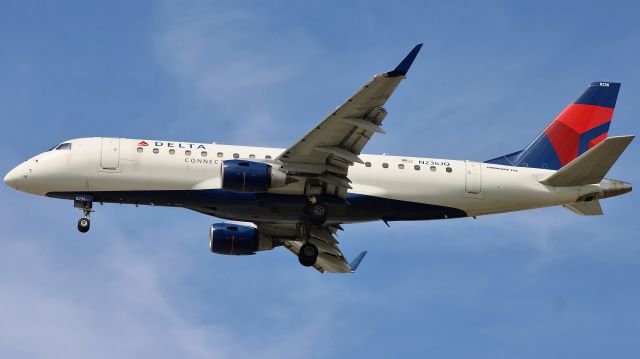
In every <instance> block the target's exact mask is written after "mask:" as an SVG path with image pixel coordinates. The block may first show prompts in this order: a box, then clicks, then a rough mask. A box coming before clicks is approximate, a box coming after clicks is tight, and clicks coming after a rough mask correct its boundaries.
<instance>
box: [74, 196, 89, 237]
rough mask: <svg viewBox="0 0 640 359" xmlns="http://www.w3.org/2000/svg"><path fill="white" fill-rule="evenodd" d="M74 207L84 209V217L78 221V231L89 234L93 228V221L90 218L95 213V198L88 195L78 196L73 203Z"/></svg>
mask: <svg viewBox="0 0 640 359" xmlns="http://www.w3.org/2000/svg"><path fill="white" fill-rule="evenodd" d="M73 206H74V207H76V208H80V209H82V213H83V214H84V216H83V217H82V218H80V219H79V220H78V231H80V233H87V232H88V231H89V228H91V220H89V216H90V215H91V212H93V210H92V208H93V197H92V196H87V195H78V196H76V198H75V200H74V201H73Z"/></svg>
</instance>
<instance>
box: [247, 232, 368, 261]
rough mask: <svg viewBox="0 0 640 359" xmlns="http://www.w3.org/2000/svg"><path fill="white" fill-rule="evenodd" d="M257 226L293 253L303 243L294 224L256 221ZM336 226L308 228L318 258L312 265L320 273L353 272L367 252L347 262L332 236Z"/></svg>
mask: <svg viewBox="0 0 640 359" xmlns="http://www.w3.org/2000/svg"><path fill="white" fill-rule="evenodd" d="M257 226H258V231H260V232H262V233H264V234H266V235H269V236H272V237H274V238H277V239H279V240H281V241H282V243H283V245H284V247H286V248H287V249H288V250H289V251H291V252H292V253H293V254H295V255H298V252H299V251H300V247H302V245H303V244H304V242H303V241H302V239H301V233H300V228H299V227H298V226H296V225H295V224H280V223H277V224H273V223H258V224H257ZM338 228H339V227H338V226H326V227H322V228H312V229H310V232H311V233H309V234H310V236H309V237H310V238H309V242H311V243H313V244H315V245H316V247H318V252H319V253H318V260H317V261H316V264H315V265H314V266H313V267H314V268H315V269H316V270H318V271H319V272H321V273H324V272H329V273H353V272H355V271H356V269H357V268H358V266H359V265H360V262H362V259H363V258H364V256H365V255H366V254H367V252H366V251H365V252H362V253H360V254H359V255H358V256H357V257H356V258H355V259H354V260H353V261H351V262H348V261H347V259H346V258H345V256H344V255H343V254H342V251H340V248H338V244H339V242H338V240H336V238H335V236H334V234H335V232H336V231H337V229H338Z"/></svg>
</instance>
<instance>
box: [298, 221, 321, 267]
mask: <svg viewBox="0 0 640 359" xmlns="http://www.w3.org/2000/svg"><path fill="white" fill-rule="evenodd" d="M312 226H313V224H311V223H309V222H306V223H301V224H300V225H298V238H299V239H300V240H301V241H302V246H301V247H300V250H298V261H299V262H300V264H302V265H303V266H305V267H311V266H313V265H314V264H316V261H317V260H318V253H319V251H318V247H317V246H316V245H315V244H313V243H311V228H312Z"/></svg>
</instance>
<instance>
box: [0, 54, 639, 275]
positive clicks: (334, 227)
mask: <svg viewBox="0 0 640 359" xmlns="http://www.w3.org/2000/svg"><path fill="white" fill-rule="evenodd" d="M421 47H422V44H418V45H417V46H415V47H414V48H413V49H412V50H411V52H409V54H408V55H407V56H406V57H405V58H404V60H402V62H400V64H399V65H398V66H397V67H395V68H394V69H393V70H391V71H389V72H385V73H381V74H378V75H376V76H374V77H373V78H372V79H371V80H370V81H368V82H367V83H366V84H365V85H364V86H363V87H362V88H360V89H359V90H357V91H356V92H355V93H354V94H353V95H352V96H351V97H349V98H348V99H347V100H346V101H345V102H344V103H342V104H341V105H340V106H338V107H337V108H336V109H335V110H333V111H331V113H329V115H328V116H327V117H326V118H325V119H323V120H322V121H320V122H319V123H318V124H317V125H315V126H314V127H312V128H311V130H310V131H309V132H307V133H306V134H305V135H304V136H302V138H300V139H299V140H298V141H297V142H295V143H294V144H293V145H291V146H290V147H288V148H286V149H282V148H268V147H247V146H231V145H222V144H205V143H191V142H180V141H165V140H162V141H160V140H150V139H128V138H111V137H94V138H79V139H73V140H69V141H64V142H62V143H60V144H59V145H57V146H54V147H53V148H51V149H50V150H49V151H46V152H43V153H41V154H38V155H36V156H35V157H33V158H31V159H28V160H27V161H25V162H23V163H21V164H19V165H18V166H16V167H15V168H13V169H12V170H11V171H10V172H9V173H8V174H7V175H6V177H5V178H4V182H5V183H6V184H7V185H8V186H10V187H12V188H14V189H16V190H19V191H23V192H27V193H31V194H36V195H41V196H47V197H52V198H61V199H66V200H72V201H73V203H74V206H75V207H77V208H79V209H80V210H82V212H83V214H84V215H83V217H82V218H80V220H79V221H78V230H79V231H80V232H83V233H84V232H87V231H88V230H89V228H90V220H89V216H90V214H91V213H92V212H93V204H94V203H100V204H103V203H119V204H133V205H136V206H138V205H150V206H168V207H180V208H187V209H190V210H193V211H196V212H199V213H203V214H206V215H210V216H214V217H217V218H221V219H223V220H226V222H223V223H215V224H212V225H211V226H210V228H209V249H210V251H211V252H213V253H217V254H225V255H252V254H255V253H257V252H259V251H265V250H270V249H273V248H276V247H285V248H286V249H288V250H290V251H291V252H293V253H294V254H295V255H297V256H298V260H299V262H300V263H301V264H302V265H303V266H306V267H314V268H315V269H316V270H318V271H319V272H321V273H324V272H330V273H352V272H355V270H356V269H357V268H358V266H359V264H360V263H361V261H362V259H363V258H364V256H365V255H366V253H367V252H366V251H365V252H362V253H360V254H359V255H358V256H356V257H355V259H354V260H352V261H350V262H349V261H347V259H346V258H345V256H344V254H343V253H342V251H341V250H340V248H339V246H338V244H339V242H338V240H337V239H336V234H337V232H338V231H340V230H343V227H342V225H343V224H351V223H361V222H368V221H384V222H385V223H386V224H387V225H388V222H391V221H410V220H411V221H413V220H435V219H454V218H462V217H473V218H475V217H477V216H483V215H489V214H496V213H505V212H512V211H521V210H528V209H534V208H541V207H549V206H563V207H565V208H567V209H569V210H571V211H573V212H575V213H578V214H580V215H601V214H603V211H602V207H601V206H600V200H601V199H604V198H609V197H613V196H618V195H622V194H624V193H627V192H630V191H631V189H632V186H631V184H629V183H626V182H622V181H618V180H613V179H607V178H605V176H606V174H607V172H608V171H609V169H610V168H611V167H612V166H613V164H614V163H615V162H616V161H617V160H618V158H619V157H620V155H621V154H622V153H623V152H624V150H625V149H626V148H627V146H628V145H629V144H630V142H631V141H632V140H633V138H634V136H616V137H608V132H609V125H610V124H611V119H612V117H613V111H614V108H615V104H616V100H617V97H618V92H619V90H620V83H616V82H594V83H591V84H590V85H588V87H587V88H586V90H584V91H583V92H582V93H581V94H580V95H579V96H578V98H577V99H576V100H574V101H573V102H572V103H571V104H569V105H568V106H567V107H566V108H565V109H564V111H562V112H561V113H560V114H559V115H558V116H557V117H556V118H555V119H554V120H553V121H552V122H551V124H549V125H548V126H547V127H546V128H545V129H544V130H543V131H542V132H541V133H540V134H539V135H538V136H537V137H536V138H534V139H533V141H532V142H531V143H530V144H528V145H527V146H526V147H525V148H524V149H523V150H521V151H518V152H514V153H510V154H507V155H504V156H500V157H497V158H494V159H491V160H488V161H485V162H476V161H470V160H449V159H441V158H428V157H422V156H419V157H408V156H389V155H373V154H363V153H362V150H363V148H364V147H365V145H366V144H367V143H368V142H369V140H370V139H371V138H372V136H373V135H374V134H377V133H380V134H384V133H385V131H384V130H383V129H382V127H381V125H382V122H383V120H384V119H385V118H386V116H387V110H386V109H385V108H384V107H383V106H384V105H385V103H386V102H387V100H388V99H389V97H390V96H391V94H392V93H393V91H394V90H395V89H396V87H397V86H398V84H399V83H400V82H401V81H402V80H403V79H405V78H406V75H407V72H408V70H409V68H410V67H411V65H412V63H413V62H414V59H415V58H416V56H417V55H418V52H419V51H420V48H421Z"/></svg>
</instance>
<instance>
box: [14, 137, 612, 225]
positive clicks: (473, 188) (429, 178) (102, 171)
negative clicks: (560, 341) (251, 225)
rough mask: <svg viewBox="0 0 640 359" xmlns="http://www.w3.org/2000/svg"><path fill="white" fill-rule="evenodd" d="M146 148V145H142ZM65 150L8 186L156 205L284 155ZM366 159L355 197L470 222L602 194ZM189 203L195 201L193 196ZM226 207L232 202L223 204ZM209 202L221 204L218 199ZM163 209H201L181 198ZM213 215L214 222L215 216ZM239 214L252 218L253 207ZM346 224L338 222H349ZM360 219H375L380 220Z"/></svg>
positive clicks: (99, 145) (42, 157)
mask: <svg viewBox="0 0 640 359" xmlns="http://www.w3.org/2000/svg"><path fill="white" fill-rule="evenodd" d="M142 142H145V143H146V144H147V145H146V146H145V145H141V143H142ZM66 143H70V144H71V149H68V150H65V149H60V150H51V151H48V152H44V153H41V154H39V155H37V156H35V157H33V158H31V159H29V160H27V161H25V162H24V163H22V164H20V165H19V166H17V167H16V168H15V169H13V170H12V171H11V172H10V173H9V174H8V175H7V177H6V178H5V182H7V183H8V184H9V185H10V186H12V187H14V188H16V189H18V190H21V191H24V192H29V193H33V194H37V195H50V196H53V197H62V198H70V197H69V194H74V193H93V194H96V193H103V192H104V193H107V192H108V193H112V196H110V197H108V198H109V199H105V200H103V201H104V202H122V203H140V204H154V203H153V202H154V199H153V197H154V196H158V193H164V192H168V193H171V192H180V193H186V194H185V196H188V195H187V194H188V193H192V191H208V190H220V189H221V167H222V163H223V161H225V160H232V159H237V158H239V159H246V160H254V161H262V162H268V163H273V162H272V161H273V159H275V158H277V157H278V155H279V154H280V153H281V152H282V151H283V149H279V148H267V147H247V146H230V145H219V144H200V143H186V142H170V141H154V140H144V141H142V140H134V139H124V138H100V137H97V138H81V139H75V140H71V141H67V142H66ZM360 158H361V159H362V160H363V161H364V162H365V163H364V164H355V165H353V166H352V167H351V168H350V169H349V179H350V180H351V181H352V183H351V186H352V189H350V190H349V194H350V195H351V194H353V195H364V196H369V197H375V198H382V199H387V200H395V201H402V202H410V203H414V204H426V205H431V206H442V207H447V208H455V209H458V210H461V211H463V212H464V213H465V214H466V215H467V216H479V215H485V214H492V213H501V212H509V211H518V210H524V209H530V208H539V207H546V206H555V205H560V204H566V203H574V202H576V201H577V200H578V199H579V198H581V197H583V196H586V195H589V194H592V193H601V191H602V190H601V189H600V187H599V185H588V186H581V187H550V186H546V185H543V184H541V183H540V180H542V179H544V178H546V177H548V176H549V175H551V174H552V173H554V172H555V171H551V170H544V169H537V168H523V167H510V166H503V165H495V164H487V163H479V162H473V161H456V160H444V159H433V158H424V157H403V156H387V155H382V156H381V155H366V154H363V155H361V156H360ZM274 165H277V164H274ZM303 192H304V187H303V185H302V182H300V183H294V184H290V185H288V186H286V187H282V188H275V189H271V190H269V193H271V194H274V195H284V196H302V195H303ZM56 194H63V195H56ZM65 194H66V195H65ZM141 194H149V195H147V196H144V195H141ZM114 196H115V197H114ZM128 196H132V198H127V197H128ZM190 198H192V199H193V200H195V199H194V198H195V197H193V196H192V197H190ZM269 198H271V197H269ZM279 198H285V197H282V196H281V197H279ZM243 199H246V198H243ZM225 200H227V201H228V200H229V198H226V197H225ZM208 201H212V202H215V201H216V199H215V198H213V199H208ZM157 202H158V203H156V204H159V205H163V204H164V205H175V206H185V207H189V208H192V209H195V208H194V206H192V205H188V204H187V205H185V204H184V203H182V202H184V201H182V200H180V199H179V198H173V199H170V200H165V201H161V200H158V201H157ZM186 202H188V200H187V201H186ZM402 202H398V203H402ZM209 205H210V206H209V207H207V208H213V207H212V206H215V203H213V204H212V203H210V204H209ZM196 210H199V209H196ZM199 211H202V212H206V211H205V210H199ZM212 211H213V212H212V213H210V214H213V215H216V214H217V212H215V210H212ZM239 211H250V207H246V208H242V209H240V210H239ZM222 212H224V213H227V214H226V215H224V214H223V215H221V216H222V217H227V218H232V219H238V220H248V219H256V218H257V217H256V216H253V215H252V214H250V213H247V214H246V215H242V214H235V213H236V212H234V211H231V212H228V211H227V212H225V211H222ZM387 217H389V216H387ZM348 218H350V217H349V216H347V220H344V219H342V220H341V219H336V220H341V221H349V220H348ZM362 218H363V220H373V219H376V218H375V216H374V217H372V218H368V217H367V216H364V217H362ZM390 218H391V219H421V218H412V217H410V216H409V217H407V218H403V217H402V216H399V217H393V216H391V217H390ZM442 218H448V217H447V216H446V215H444V217H442ZM258 219H259V218H258ZM377 219H381V218H377ZM382 219H384V218H382ZM425 219H430V218H425ZM351 221H359V219H357V218H354V219H352V220H351Z"/></svg>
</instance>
